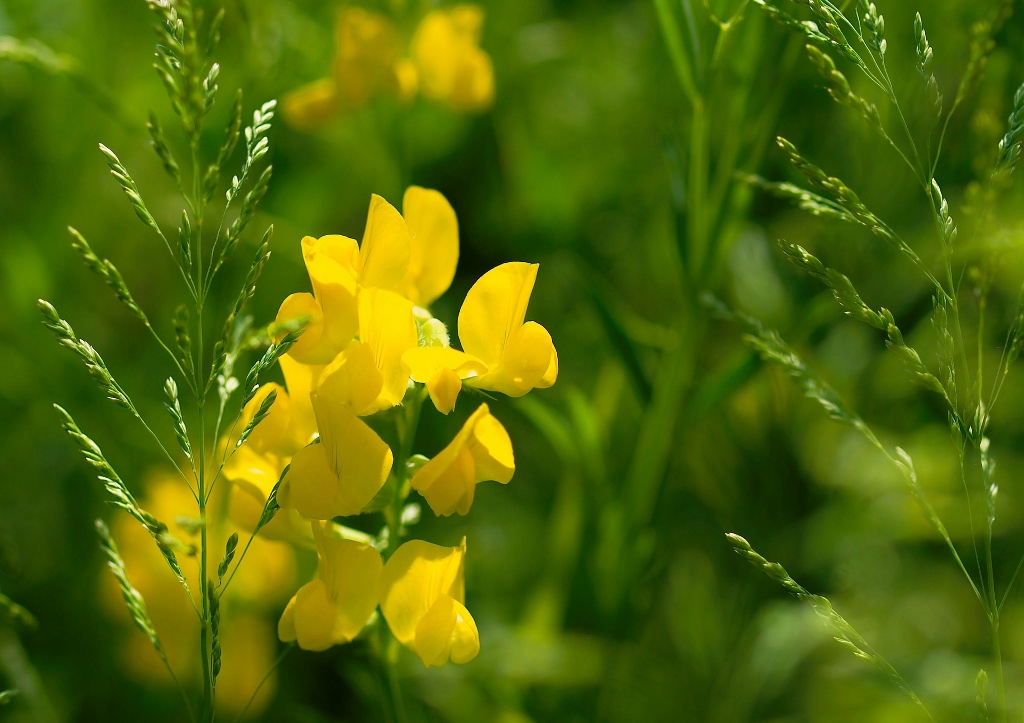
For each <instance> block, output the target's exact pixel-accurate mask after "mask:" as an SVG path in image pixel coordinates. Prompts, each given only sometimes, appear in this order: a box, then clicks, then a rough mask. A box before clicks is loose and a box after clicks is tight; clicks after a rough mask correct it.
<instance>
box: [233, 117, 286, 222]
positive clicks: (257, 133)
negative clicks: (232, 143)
mask: <svg viewBox="0 0 1024 723" xmlns="http://www.w3.org/2000/svg"><path fill="white" fill-rule="evenodd" d="M275 108H277V101H276V100H268V101H267V102H266V103H264V104H263V105H262V106H261V107H260V108H259V109H257V110H255V111H253V114H252V125H249V126H246V128H245V162H244V163H243V164H242V170H241V172H240V173H239V174H238V175H237V176H232V178H231V188H229V189H228V190H227V193H226V195H227V201H228V203H231V202H232V201H234V200H235V197H236V196H238V192H239V190H240V189H241V187H242V186H243V185H244V184H245V180H246V178H248V177H249V173H250V171H251V170H252V167H253V165H254V164H255V163H256V162H257V161H258V160H260V159H261V158H263V156H265V155H266V154H267V151H268V150H269V148H270V140H269V139H268V138H267V136H266V134H267V132H268V131H269V130H270V124H271V121H272V120H273V118H274V109H275Z"/></svg>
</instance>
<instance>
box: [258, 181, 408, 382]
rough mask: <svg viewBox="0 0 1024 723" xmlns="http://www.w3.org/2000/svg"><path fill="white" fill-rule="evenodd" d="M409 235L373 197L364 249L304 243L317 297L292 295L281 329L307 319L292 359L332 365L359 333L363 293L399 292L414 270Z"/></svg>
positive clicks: (346, 243)
mask: <svg viewBox="0 0 1024 723" xmlns="http://www.w3.org/2000/svg"><path fill="white" fill-rule="evenodd" d="M410 253H411V251H410V241H409V229H408V228H407V227H406V224H405V220H404V219H403V218H402V216H401V214H399V213H398V211H397V210H396V209H395V207H394V206H392V205H391V204H390V203H388V202H387V201H385V200H384V199H383V198H381V197H380V196H378V195H376V194H374V195H373V196H372V197H371V199H370V210H369V212H368V214H367V217H366V229H365V230H364V232H363V242H362V244H357V243H356V241H355V239H351V238H348V237H346V236H337V235H333V236H323V237H321V238H319V239H314V238H313V237H311V236H307V237H305V238H304V239H302V256H303V260H304V261H305V262H306V271H307V272H308V273H309V280H310V282H311V283H312V285H313V293H312V294H308V293H301V294H292V295H291V296H289V297H288V298H286V299H285V300H284V303H283V304H281V308H280V310H279V311H278V313H277V323H278V324H282V323H285V322H289V321H294V320H297V319H301V318H303V317H308V322H307V324H306V326H305V330H304V331H303V332H302V335H301V336H300V337H299V340H298V341H297V342H296V343H295V345H294V346H293V347H292V348H291V350H290V351H289V354H290V355H291V356H292V357H293V358H295V359H296V360H298V361H300V362H302V363H303V364H328V363H330V361H331V360H333V359H334V357H336V356H337V355H338V354H339V353H340V352H341V351H343V350H344V349H345V348H346V347H347V346H348V344H349V342H350V341H352V338H353V337H354V336H355V335H356V334H357V333H358V331H359V310H358V309H359V307H358V303H357V295H358V291H359V288H360V287H365V288H382V289H390V290H393V291H394V290H400V289H401V288H402V286H403V283H404V281H405V276H406V274H407V273H408V270H409V255H410Z"/></svg>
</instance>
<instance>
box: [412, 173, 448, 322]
mask: <svg viewBox="0 0 1024 723" xmlns="http://www.w3.org/2000/svg"><path fill="white" fill-rule="evenodd" d="M402 214H403V215H404V216H405V223H406V225H407V226H408V229H409V238H410V241H411V253H410V257H409V273H408V277H407V281H408V292H407V293H409V294H410V295H409V299H410V300H412V301H413V302H414V303H416V304H418V305H419V306H423V307H426V306H429V305H430V304H431V303H432V302H433V301H434V300H435V299H437V298H438V297H439V296H441V294H443V293H444V292H445V291H447V290H448V287H449V286H451V283H452V279H454V278H455V267H456V266H457V265H458V262H459V222H458V219H456V217H455V210H454V209H453V208H452V206H451V204H450V203H448V200H447V199H446V198H445V197H444V196H443V195H441V193H439V192H438V191H434V190H431V189H427V188H420V187H419V186H409V188H407V189H406V191H405V197H404V198H403V200H402Z"/></svg>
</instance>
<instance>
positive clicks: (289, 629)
mask: <svg viewBox="0 0 1024 723" xmlns="http://www.w3.org/2000/svg"><path fill="white" fill-rule="evenodd" d="M277 637H278V638H280V639H281V642H282V643H291V642H293V641H294V640H295V597H294V596H292V599H291V600H289V601H288V604H287V605H285V608H284V612H283V613H281V619H280V620H278V621H277Z"/></svg>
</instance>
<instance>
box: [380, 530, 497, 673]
mask: <svg viewBox="0 0 1024 723" xmlns="http://www.w3.org/2000/svg"><path fill="white" fill-rule="evenodd" d="M465 557H466V538H462V543H461V544H460V545H459V546H458V547H441V546H440V545H433V544H431V543H429V542H424V541H422V540H410V541H409V542H406V543H405V544H403V545H402V546H401V547H399V548H398V549H397V550H395V553H394V554H393V555H392V556H391V559H389V560H388V561H387V564H385V565H384V572H383V573H382V574H381V579H380V610H381V612H382V613H383V614H384V619H385V620H387V623H388V626H389V627H390V628H391V632H392V633H394V635H395V637H396V638H398V640H399V641H400V642H401V643H402V644H403V645H405V646H406V647H407V648H410V649H411V650H412V651H413V652H415V653H416V654H417V655H418V656H419V658H420V660H422V661H423V664H424V665H426V666H427V667H431V666H439V665H444V664H445V663H447V662H448V661H449V660H451V661H452V662H453V663H468V662H469V661H470V660H472V659H473V658H475V657H476V656H477V653H479V652H480V633H479V632H478V631H477V627H476V621H474V620H473V616H472V615H470V614H469V610H467V609H466V607H465V599H466V594H465V582H464V564H463V563H464V560H465Z"/></svg>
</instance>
